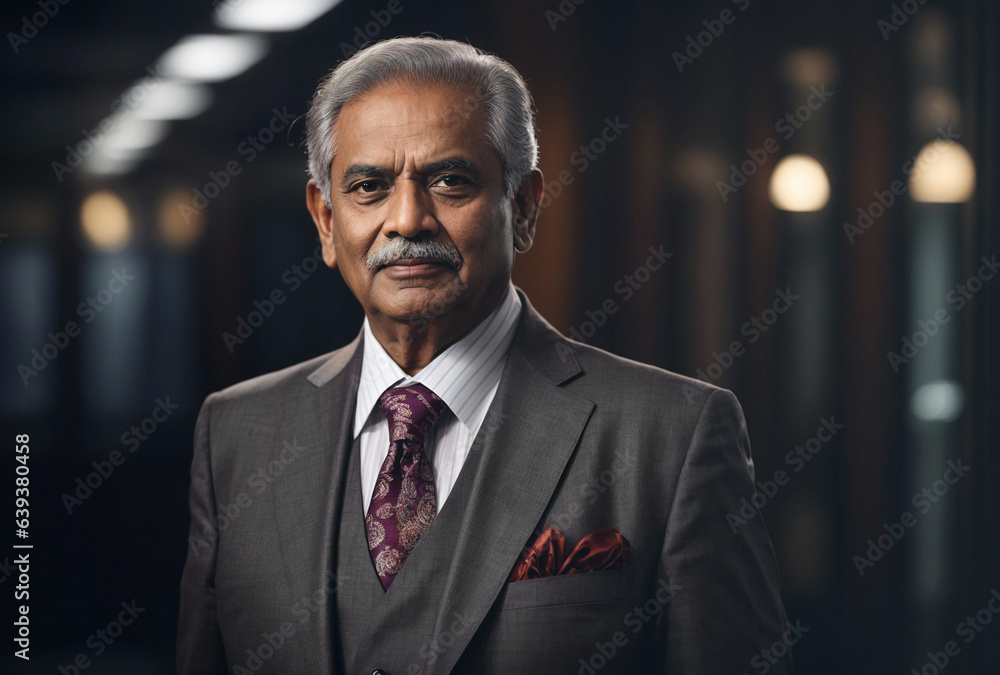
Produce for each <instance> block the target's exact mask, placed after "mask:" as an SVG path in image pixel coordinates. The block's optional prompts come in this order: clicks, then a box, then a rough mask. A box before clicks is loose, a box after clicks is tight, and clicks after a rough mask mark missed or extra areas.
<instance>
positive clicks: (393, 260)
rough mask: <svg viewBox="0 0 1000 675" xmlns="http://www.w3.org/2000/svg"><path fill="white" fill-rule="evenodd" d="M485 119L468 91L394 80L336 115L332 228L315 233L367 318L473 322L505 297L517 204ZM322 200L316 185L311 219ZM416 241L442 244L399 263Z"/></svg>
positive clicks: (360, 98)
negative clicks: (508, 191)
mask: <svg viewBox="0 0 1000 675" xmlns="http://www.w3.org/2000/svg"><path fill="white" fill-rule="evenodd" d="M484 119H485V118H484V113H483V106H482V102H481V101H480V100H479V99H478V98H477V97H475V95H474V94H473V93H472V91H471V90H466V91H463V90H459V89H455V88H451V87H447V86H443V85H439V86H434V85H429V86H420V85H418V86H411V85H409V84H403V83H400V84H390V85H387V86H383V87H381V88H378V89H375V90H373V91H371V92H368V93H367V94H364V95H362V96H359V97H357V98H354V99H352V100H350V101H349V102H348V103H347V104H345V105H344V106H343V108H342V109H341V113H340V116H339V118H338V120H337V125H336V136H337V144H338V149H337V153H336V155H335V157H334V159H333V163H332V166H331V180H332V189H331V202H332V208H331V209H330V210H329V213H328V218H329V228H328V233H327V234H326V236H324V228H323V227H322V226H320V236H321V239H322V240H323V248H324V258H325V260H326V262H327V264H328V265H330V266H334V265H337V266H339V267H340V270H341V273H342V274H343V277H344V280H345V281H346V282H347V285H348V286H349V287H350V289H351V291H352V292H353V293H354V295H355V297H357V298H358V300H359V301H360V302H361V304H362V306H363V307H364V309H365V313H366V315H368V317H369V318H370V320H373V321H382V320H385V319H389V320H391V321H397V322H409V323H410V324H414V323H416V322H419V320H420V319H431V318H433V319H438V318H440V317H443V316H444V315H446V314H450V313H452V312H454V313H456V315H457V316H459V317H461V316H468V317H473V316H477V310H478V309H480V308H481V307H483V306H484V303H489V304H490V306H493V305H495V304H496V302H497V301H499V299H500V297H501V295H502V293H503V291H504V289H505V288H506V285H507V282H508V280H509V279H510V271H511V266H512V264H513V257H514V242H515V234H514V233H515V223H514V219H515V217H516V213H515V212H516V211H517V208H516V204H517V203H518V201H517V199H514V198H509V197H507V196H506V195H505V194H504V186H503V167H502V165H501V162H500V158H499V156H498V155H497V153H496V152H495V151H494V150H493V149H492V148H491V147H490V146H489V145H488V144H487V143H486V139H485V135H484ZM315 197H316V195H315V190H314V189H312V188H311V193H310V200H311V204H310V207H311V210H312V211H313V217H314V219H317V218H319V219H322V218H323V217H324V214H325V210H324V208H323V207H322V205H321V204H316V203H315V202H318V201H321V200H317V199H316V198H315ZM317 210H318V211H319V213H318V214H317ZM532 224H533V223H532ZM317 225H320V222H319V220H317ZM419 242H434V243H436V244H438V245H440V247H439V248H438V251H437V252H434V251H433V249H432V250H430V251H429V252H428V253H426V254H425V255H424V256H422V257H417V258H409V259H407V258H403V257H402V255H405V254H404V253H401V252H402V251H403V250H404V249H405V246H406V245H407V244H411V245H412V244H414V243H419ZM527 243H528V245H530V237H529V239H528V242H527ZM387 246H391V247H390V248H385V247H387ZM396 246H400V248H398V249H397V248H395V247H396ZM525 248H526V247H525ZM382 249H385V250H384V251H383V250H382ZM393 251H395V253H389V254H388V255H386V254H387V252H393ZM446 253H450V254H451V258H452V259H451V260H448V259H447V256H446V255H445V254H446ZM370 260H375V261H377V262H378V263H380V264H378V265H376V266H374V267H370V266H369V265H368V264H367V263H368V262H369V261H370ZM383 317H384V318H383ZM452 318H455V316H452ZM477 318H480V319H481V318H482V316H478V317H477ZM469 327H471V326H469Z"/></svg>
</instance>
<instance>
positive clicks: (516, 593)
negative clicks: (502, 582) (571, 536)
mask: <svg viewBox="0 0 1000 675" xmlns="http://www.w3.org/2000/svg"><path fill="white" fill-rule="evenodd" d="M634 574H635V568H634V567H623V568H621V569H616V570H605V571H601V572H581V573H579V574H565V575H560V576H554V577H544V578H542V579H528V580H526V581H515V582H513V583H508V584H507V585H506V586H505V587H504V598H503V605H502V608H501V611H502V612H510V611H515V610H519V609H529V608H537V607H554V606H568V605H588V604H597V603H602V602H620V601H622V600H627V599H628V597H629V592H630V590H631V588H632V577H633V575H634Z"/></svg>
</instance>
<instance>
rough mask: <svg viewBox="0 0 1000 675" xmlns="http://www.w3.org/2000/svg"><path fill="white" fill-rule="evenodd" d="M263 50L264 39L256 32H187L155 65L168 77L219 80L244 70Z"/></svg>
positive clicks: (255, 60) (206, 80)
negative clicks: (208, 33)
mask: <svg viewBox="0 0 1000 675" xmlns="http://www.w3.org/2000/svg"><path fill="white" fill-rule="evenodd" d="M266 53H267V40H265V39H264V38H262V37H260V36H257V35H188V36H187V37H184V38H181V40H180V42H178V43H177V44H176V45H174V46H173V47H171V48H170V49H168V50H167V52H166V53H165V54H164V55H163V56H162V57H161V58H160V61H159V64H158V66H159V68H160V69H162V70H163V71H164V72H165V73H167V75H169V76H172V77H176V78H181V79H187V80H198V81H202V82H221V81H222V80H228V79H229V78H231V77H236V76H237V75H239V74H240V73H242V72H244V71H245V70H247V69H248V68H249V67H250V66H252V65H254V64H255V63H257V62H258V61H260V60H261V59H262V58H264V54H266Z"/></svg>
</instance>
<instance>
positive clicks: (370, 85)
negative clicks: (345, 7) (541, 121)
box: [306, 37, 538, 206]
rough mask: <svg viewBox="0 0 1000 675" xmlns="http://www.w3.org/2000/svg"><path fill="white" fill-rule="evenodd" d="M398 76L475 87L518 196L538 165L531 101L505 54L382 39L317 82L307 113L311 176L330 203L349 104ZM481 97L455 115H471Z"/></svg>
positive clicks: (507, 182)
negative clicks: (339, 130)
mask: <svg viewBox="0 0 1000 675" xmlns="http://www.w3.org/2000/svg"><path fill="white" fill-rule="evenodd" d="M394 81H404V82H409V83H412V84H446V85H451V86H456V87H470V86H471V87H474V88H475V90H476V96H478V97H479V98H480V99H481V103H482V105H483V106H484V113H485V116H486V142H487V143H489V145H490V147H492V148H493V149H494V150H496V152H497V154H498V155H500V161H501V163H502V164H503V182H504V189H505V191H506V193H507V195H508V196H513V195H514V193H515V192H516V191H517V187H518V185H520V183H521V181H522V180H523V179H524V177H525V176H526V175H528V173H529V172H530V171H531V170H532V169H535V168H537V166H538V142H537V140H536V138H535V119H534V104H533V102H532V99H531V93H530V92H529V91H528V85H527V84H525V82H524V79H523V78H522V77H521V74H520V73H518V72H517V71H516V70H515V69H514V67H513V66H512V65H510V64H509V63H507V62H506V61H504V60H503V59H501V58H499V57H497V56H493V55H491V54H485V53H483V52H482V51H480V50H478V49H476V48H475V47H473V46H472V45H468V44H465V43H462V42H456V41H454V40H444V39H440V38H433V37H401V38H394V39H391V40H383V41H381V42H377V43H375V44H373V45H371V46H369V47H366V48H364V49H362V50H361V51H359V52H358V53H357V54H355V55H354V56H352V57H351V58H349V59H348V60H346V61H344V62H343V63H341V64H340V65H339V66H337V67H336V68H335V69H334V70H333V71H332V72H331V73H330V74H329V75H327V76H326V77H325V78H323V80H322V81H321V82H320V84H319V87H317V89H316V93H315V95H314V96H313V99H312V102H311V103H310V106H309V112H308V114H307V115H306V150H307V153H308V156H309V175H310V177H311V178H312V179H313V180H314V181H316V184H317V185H318V186H319V188H320V191H321V192H322V194H323V198H324V199H325V200H326V203H327V205H328V206H329V205H331V195H330V191H331V184H330V166H331V164H332V162H333V156H334V155H335V154H336V153H337V138H336V135H335V133H334V130H335V126H336V123H337V118H338V117H339V115H340V110H341V108H343V106H344V104H345V103H347V102H348V101H350V100H351V99H352V98H354V97H355V96H360V95H361V94H365V93H367V92H369V91H371V90H373V89H375V88H377V87H379V86H380V85H384V84H388V83H390V82H394ZM479 103H480V101H476V102H475V103H474V104H472V105H471V106H469V105H466V106H456V108H457V109H456V110H454V111H452V112H451V113H450V114H452V115H456V116H463V117H468V115H469V114H470V113H471V111H472V110H473V109H475V107H477V106H478V105H479Z"/></svg>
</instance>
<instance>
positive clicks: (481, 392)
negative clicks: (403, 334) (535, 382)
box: [354, 282, 521, 514]
mask: <svg viewBox="0 0 1000 675" xmlns="http://www.w3.org/2000/svg"><path fill="white" fill-rule="evenodd" d="M520 314H521V299H520V298H519V297H518V296H517V292H516V291H515V290H514V284H513V283H510V282H508V285H507V292H506V293H505V294H504V297H503V299H502V300H501V301H500V304H499V305H497V308H496V309H494V310H493V312H492V313H491V314H490V315H489V316H487V317H486V318H485V319H483V321H482V322H480V323H479V325H478V326H476V327H475V328H473V329H472V331H470V332H469V334H468V335H466V336H465V337H463V338H462V339H461V340H459V341H458V342H456V343H455V344H453V345H451V346H449V347H448V348H447V349H445V350H444V351H443V352H441V353H440V354H438V355H437V356H436V357H435V358H434V360H432V361H431V362H430V363H428V364H427V365H426V366H425V367H424V368H423V369H422V370H421V371H420V372H419V373H417V374H416V375H414V376H412V377H411V376H409V375H407V374H406V373H405V372H404V371H403V369H402V368H400V367H399V365H398V364H397V363H396V362H395V361H393V360H392V357H391V356H389V354H388V353H387V352H386V351H385V348H383V347H382V345H381V344H380V343H379V341H378V340H377V339H375V335H374V334H373V333H372V331H371V327H370V326H369V325H368V319H367V318H366V319H365V321H364V326H363V331H364V341H365V344H364V353H363V356H362V362H361V381H360V383H359V385H358V396H357V406H356V408H355V414H354V438H357V437H358V435H359V434H360V436H361V439H360V445H361V494H362V498H363V500H364V503H363V504H362V505H361V507H362V514H365V513H367V512H368V504H369V503H370V502H371V498H372V493H373V491H374V490H375V482H376V480H377V479H378V473H379V470H381V468H382V463H383V462H385V457H386V453H387V452H388V450H389V424H388V422H387V421H386V418H385V413H384V412H382V409H381V408H380V407H379V406H378V397H379V396H381V395H382V393H383V392H384V391H386V390H387V389H392V388H395V387H405V386H407V385H409V384H412V383H414V382H419V383H421V384H423V385H424V386H426V387H429V388H430V390H431V391H433V392H434V393H435V394H437V395H438V396H440V397H441V398H442V399H443V400H444V402H445V403H447V404H448V410H446V411H445V412H444V414H443V415H442V416H441V418H440V419H439V420H438V422H437V424H436V425H434V428H433V429H432V430H431V432H430V434H428V436H427V439H426V440H425V442H424V451H425V452H427V453H428V457H429V458H430V461H431V466H433V467H434V485H435V489H436V491H437V508H438V511H440V510H441V508H442V507H443V506H444V503H445V501H446V500H447V499H448V495H449V494H450V493H451V489H452V487H454V485H455V481H456V480H457V479H458V474H459V472H460V471H461V470H462V465H463V464H465V458H466V457H467V456H468V454H469V450H470V449H471V448H472V442H473V441H474V440H475V438H476V434H477V433H479V428H480V427H481V426H482V424H483V420H484V419H485V418H486V413H487V411H488V410H489V408H490V404H491V403H492V402H493V397H494V396H495V395H496V393H497V388H498V387H499V386H500V375H501V373H502V372H503V367H504V363H505V361H506V356H507V350H508V348H509V347H510V343H511V341H512V340H513V338H514V331H515V330H516V328H517V321H518V317H519V316H520Z"/></svg>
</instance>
